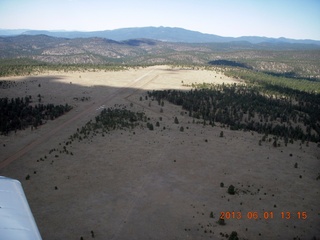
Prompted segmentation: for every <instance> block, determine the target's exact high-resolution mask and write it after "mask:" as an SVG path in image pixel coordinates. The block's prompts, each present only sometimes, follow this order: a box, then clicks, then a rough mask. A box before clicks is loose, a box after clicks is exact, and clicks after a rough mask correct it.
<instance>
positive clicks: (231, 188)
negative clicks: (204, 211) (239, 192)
mask: <svg viewBox="0 0 320 240" xmlns="http://www.w3.org/2000/svg"><path fill="white" fill-rule="evenodd" d="M228 193H229V194H231V195H234V194H235V193H236V192H235V187H234V186H233V185H230V186H229V187H228Z"/></svg>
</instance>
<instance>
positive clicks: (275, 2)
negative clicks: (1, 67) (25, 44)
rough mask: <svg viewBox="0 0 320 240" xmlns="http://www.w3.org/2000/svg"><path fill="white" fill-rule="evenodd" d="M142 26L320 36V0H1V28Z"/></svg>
mask: <svg viewBox="0 0 320 240" xmlns="http://www.w3.org/2000/svg"><path fill="white" fill-rule="evenodd" d="M146 26H156V27H158V26H165V27H182V28H186V29H189V30H195V31H200V32H203V33H211V34H217V35H221V36H232V37H238V36H253V35H255V36H266V37H287V38H295V39H315V40H320V0H157V1H156V0H0V28H2V29H36V30H80V31H83V30H85V31H95V30H112V29H117V28H125V27H146Z"/></svg>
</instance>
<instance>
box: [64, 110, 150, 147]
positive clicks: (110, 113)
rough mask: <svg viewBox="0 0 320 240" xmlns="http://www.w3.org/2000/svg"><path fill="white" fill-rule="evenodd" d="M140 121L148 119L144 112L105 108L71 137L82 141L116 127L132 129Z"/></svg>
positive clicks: (72, 139)
mask: <svg viewBox="0 0 320 240" xmlns="http://www.w3.org/2000/svg"><path fill="white" fill-rule="evenodd" d="M140 121H146V116H145V115H144V113H142V112H132V111H130V110H127V109H125V108H107V109H103V110H102V111H101V113H100V114H99V115H98V116H96V117H95V120H94V121H93V120H90V121H89V122H87V123H86V124H85V125H84V126H83V127H82V128H81V129H77V132H76V133H74V134H73V135H72V136H71V137H70V138H69V139H70V140H71V141H74V140H75V139H78V140H79V141H81V140H83V139H86V138H91V137H93V135H95V134H96V133H99V132H100V133H101V134H102V135H104V134H105V133H108V132H109V131H111V130H115V129H127V128H129V129H132V128H134V127H135V126H137V125H139V122H140Z"/></svg>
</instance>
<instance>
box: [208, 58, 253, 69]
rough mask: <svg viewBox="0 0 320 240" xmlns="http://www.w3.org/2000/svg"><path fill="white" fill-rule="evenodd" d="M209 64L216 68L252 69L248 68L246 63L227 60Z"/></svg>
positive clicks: (214, 61)
mask: <svg viewBox="0 0 320 240" xmlns="http://www.w3.org/2000/svg"><path fill="white" fill-rule="evenodd" d="M208 64H210V65H215V66H227V67H240V68H246V69H252V67H251V66H248V65H247V64H245V63H240V62H236V61H230V60H225V59H220V60H213V61H210V62H208Z"/></svg>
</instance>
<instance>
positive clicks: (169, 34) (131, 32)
mask: <svg viewBox="0 0 320 240" xmlns="http://www.w3.org/2000/svg"><path fill="white" fill-rule="evenodd" d="M16 35H47V36H52V37H59V38H71V39H73V38H92V37H99V38H106V39H111V40H114V41H125V40H129V39H142V38H143V39H153V40H158V41H163V42H183V43H230V42H249V43H252V44H261V43H299V44H315V45H320V41H317V40H308V39H305V40H297V39H289V38H267V37H258V36H244V37H222V36H218V35H214V34H205V33H201V32H197V31H191V30H186V29H183V28H171V27H140V28H121V29H116V30H105V31H94V32H79V31H46V30H43V31H42V30H27V29H21V30H4V29H0V36H16Z"/></svg>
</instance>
